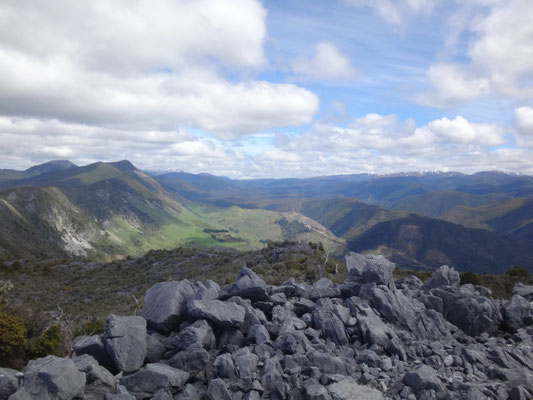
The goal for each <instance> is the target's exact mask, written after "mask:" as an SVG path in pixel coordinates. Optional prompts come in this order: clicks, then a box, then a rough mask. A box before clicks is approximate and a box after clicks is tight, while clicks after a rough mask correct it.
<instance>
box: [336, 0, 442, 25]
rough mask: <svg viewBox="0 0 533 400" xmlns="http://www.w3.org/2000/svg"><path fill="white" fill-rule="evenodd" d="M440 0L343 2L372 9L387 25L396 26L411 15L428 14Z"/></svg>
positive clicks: (364, 0) (354, 0)
mask: <svg viewBox="0 0 533 400" xmlns="http://www.w3.org/2000/svg"><path fill="white" fill-rule="evenodd" d="M439 1H440V0H344V2H345V3H347V4H350V5H352V6H355V7H368V8H372V9H374V10H375V11H376V12H377V13H378V15H379V16H380V17H381V18H383V19H384V20H385V21H386V22H387V23H389V24H393V25H398V24H402V23H404V22H405V19H406V18H407V17H408V16H409V15H412V14H417V13H427V12H430V11H431V10H432V9H433V7H435V5H436V4H437V3H439Z"/></svg>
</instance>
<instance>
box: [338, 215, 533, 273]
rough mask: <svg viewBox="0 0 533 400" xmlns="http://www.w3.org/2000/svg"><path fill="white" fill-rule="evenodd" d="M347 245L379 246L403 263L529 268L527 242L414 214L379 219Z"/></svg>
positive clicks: (532, 263)
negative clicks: (388, 219)
mask: <svg viewBox="0 0 533 400" xmlns="http://www.w3.org/2000/svg"><path fill="white" fill-rule="evenodd" d="M347 247H348V249H349V250H350V251H355V252H364V251H371V250H379V252H380V253H382V254H385V255H388V256H389V257H390V258H392V259H393V260H394V261H396V262H398V263H399V264H400V265H402V266H404V267H423V266H430V267H438V266H439V265H442V264H448V265H451V266H454V267H455V268H457V269H458V270H460V271H467V270H472V271H474V272H493V273H503V272H504V271H505V270H507V269H509V268H510V267H511V266H513V265H521V266H524V267H526V268H528V269H529V270H530V271H533V252H532V251H531V248H530V246H526V245H523V244H520V243H518V242H516V241H513V240H511V239H508V238H504V237H501V236H499V235H497V234H495V233H493V232H489V231H487V230H484V229H469V228H465V227H463V226H461V225H458V224H453V223H450V222H447V221H442V220H439V219H432V218H428V217H424V216H420V215H415V214H412V215H410V216H408V217H405V218H399V219H396V220H392V221H386V222H381V223H379V224H377V225H375V226H373V227H372V228H370V229H368V230H367V231H366V232H364V233H363V234H361V235H360V236H358V237H357V238H354V239H352V240H349V241H348V243H347Z"/></svg>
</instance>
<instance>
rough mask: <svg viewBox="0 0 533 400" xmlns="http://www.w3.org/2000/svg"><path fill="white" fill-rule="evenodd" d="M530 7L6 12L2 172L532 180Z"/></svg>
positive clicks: (320, 0)
mask: <svg viewBox="0 0 533 400" xmlns="http://www.w3.org/2000/svg"><path fill="white" fill-rule="evenodd" d="M532 17H533V9H532V8H531V2H530V0H463V1H459V0H457V1H445V0H398V1H392V0H379V1H368V0H338V1H335V2H329V1H326V0H316V1H313V2H305V1H302V0H300V1H296V0H288V1H280V0H264V1H259V0H217V1H214V0H195V1H187V0H155V1H149V0H138V1H135V2H122V1H119V0H95V1H91V2H84V3H78V2H71V1H68V0H57V1H54V2H53V3H40V2H34V1H28V0H16V1H15V0H6V1H3V2H2V3H1V4H0V21H1V23H0V60H2V61H1V62H0V88H1V90H0V168H13V169H25V168H28V167H30V166H32V165H35V164H39V163H43V162H46V161H49V160H51V159H69V160H71V161H72V162H74V163H76V164H78V165H85V164H89V163H91V162H95V161H116V160H120V159H128V160H130V161H131V162H132V163H133V164H135V165H136V166H137V167H139V168H142V169H151V170H163V169H171V170H183V171H186V172H191V173H200V172H206V173H211V174H214V175H225V176H229V177H232V178H262V177H265V178H280V177H309V176H323V175H336V174H351V173H360V172H370V173H380V174H386V173H394V172H401V171H421V170H441V171H459V172H465V173H472V172H477V171H484V170H500V171H506V172H517V173H525V174H530V175H531V174H533V151H532V149H533V84H532V82H533V24H531V20H532Z"/></svg>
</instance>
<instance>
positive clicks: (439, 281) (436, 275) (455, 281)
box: [424, 265, 461, 289]
mask: <svg viewBox="0 0 533 400" xmlns="http://www.w3.org/2000/svg"><path fill="white" fill-rule="evenodd" d="M460 282H461V277H460V276H459V272H457V271H456V270H455V269H453V268H450V267H448V266H447V265H442V266H441V267H440V268H439V269H437V270H436V271H434V272H433V273H432V274H431V277H430V278H429V279H428V280H427V282H426V283H425V285H424V287H426V288H427V289H431V288H436V287H440V286H453V287H458V286H459V283H460Z"/></svg>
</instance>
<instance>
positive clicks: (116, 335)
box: [104, 315, 146, 372]
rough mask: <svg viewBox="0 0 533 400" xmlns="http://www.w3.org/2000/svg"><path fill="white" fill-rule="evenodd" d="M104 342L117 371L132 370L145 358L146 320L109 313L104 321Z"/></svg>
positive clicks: (140, 364) (137, 367)
mask: <svg viewBox="0 0 533 400" xmlns="http://www.w3.org/2000/svg"><path fill="white" fill-rule="evenodd" d="M104 329H105V332H104V343H105V348H106V350H107V352H108V354H109V355H110V356H111V358H112V359H113V361H114V363H115V366H116V368H117V369H118V370H119V371H124V372H134V371H137V370H138V369H139V368H141V367H142V365H143V364H144V359H145V358H146V320H145V319H144V318H142V317H133V316H132V317H119V316H116V315H110V316H109V317H108V318H107V320H106V322H105V328H104Z"/></svg>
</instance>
